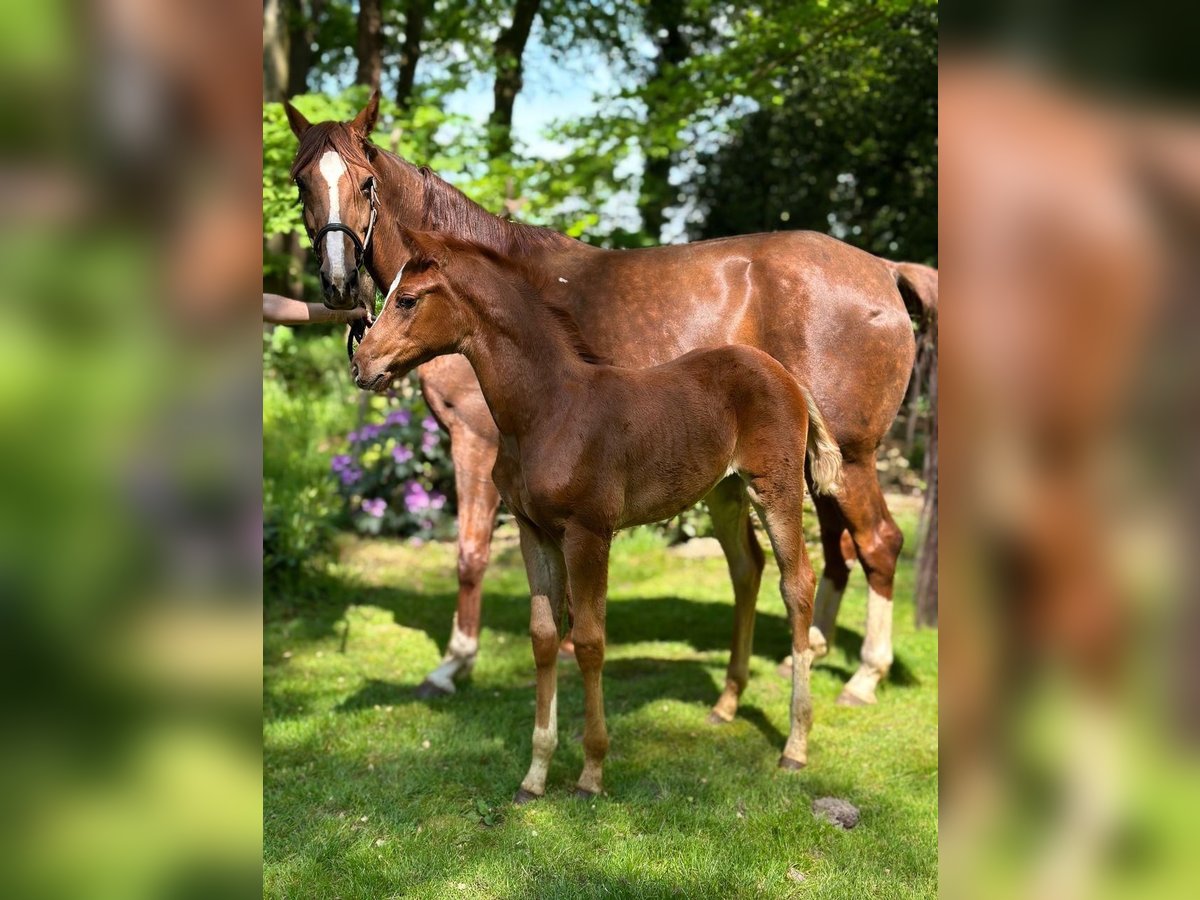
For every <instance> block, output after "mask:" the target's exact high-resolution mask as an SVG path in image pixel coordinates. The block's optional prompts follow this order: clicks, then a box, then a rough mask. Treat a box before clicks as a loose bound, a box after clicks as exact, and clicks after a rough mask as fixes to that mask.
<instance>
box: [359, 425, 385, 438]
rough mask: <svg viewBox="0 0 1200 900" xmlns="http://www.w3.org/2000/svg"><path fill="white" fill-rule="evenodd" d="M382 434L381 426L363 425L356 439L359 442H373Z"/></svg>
mask: <svg viewBox="0 0 1200 900" xmlns="http://www.w3.org/2000/svg"><path fill="white" fill-rule="evenodd" d="M382 433H383V426H382V425H364V426H363V427H362V429H361V430H360V431H359V432H358V439H359V440H360V441H373V440H375V438H377V437H379V435H380V434H382Z"/></svg>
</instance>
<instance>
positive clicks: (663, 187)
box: [638, 0, 691, 241]
mask: <svg viewBox="0 0 1200 900" xmlns="http://www.w3.org/2000/svg"><path fill="white" fill-rule="evenodd" d="M685 5H686V3H685V0H650V2H649V3H648V4H647V6H646V25H645V27H646V33H647V34H649V35H650V36H651V38H652V40H653V41H654V45H655V47H656V48H657V49H658V56H657V58H656V60H655V64H654V73H653V75H652V76H651V80H650V83H649V84H648V85H647V89H648V90H650V91H654V90H655V89H659V90H670V89H671V87H672V85H673V82H674V80H675V79H676V78H678V77H679V76H678V67H679V65H680V63H682V62H683V61H684V60H685V59H687V57H688V54H689V53H690V52H691V48H690V47H689V46H688V41H687V39H686V38H685V37H684V36H683V30H682V27H681V26H682V24H683V15H684V8H685ZM648 114H649V116H650V117H651V118H653V117H654V111H653V109H651V110H650V111H649V113H648ZM668 127H669V126H668ZM661 131H662V130H661V128H660V129H654V128H647V129H646V135H647V136H648V137H649V139H648V140H645V141H643V142H642V155H643V156H644V157H645V159H646V164H645V168H644V170H643V172H642V188H641V192H640V194H639V196H638V212H639V213H640V214H641V217H642V227H643V229H644V230H645V231H646V233H647V234H648V235H649V236H650V238H651V239H652V240H654V241H658V240H661V238H662V227H663V222H664V221H665V220H666V209H667V207H668V206H670V205H671V203H672V201H673V200H674V196H675V190H674V189H673V188H672V187H671V182H670V176H671V165H672V161H673V159H674V155H675V154H674V153H673V152H672V147H671V145H670V144H669V143H667V142H665V141H663V140H662V139H661ZM656 132H657V134H658V135H659V136H658V137H656Z"/></svg>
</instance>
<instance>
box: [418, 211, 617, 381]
mask: <svg viewBox="0 0 1200 900" xmlns="http://www.w3.org/2000/svg"><path fill="white" fill-rule="evenodd" d="M408 243H409V250H410V252H411V253H412V259H413V260H414V261H424V262H435V263H437V264H439V265H445V263H447V262H451V263H452V262H453V261H454V260H455V259H456V258H461V257H464V256H465V257H468V258H471V259H473V260H479V261H484V262H489V263H491V264H492V265H493V266H494V267H496V268H498V269H499V270H500V271H501V272H503V273H504V274H507V275H510V276H514V279H515V282H516V283H515V285H514V286H515V287H516V288H517V291H518V292H519V293H520V294H521V296H522V297H523V298H524V299H525V301H526V302H527V303H530V304H532V305H533V306H534V307H535V308H541V309H542V310H544V311H545V312H546V313H548V315H547V317H546V319H547V321H548V322H549V324H550V326H551V328H552V329H553V331H554V332H556V333H557V334H558V335H559V337H561V338H563V339H564V340H565V341H566V343H567V346H568V347H569V348H570V349H571V351H572V352H573V353H574V354H575V355H576V356H577V357H579V359H581V360H583V361H584V362H585V363H588V364H589V365H593V366H606V365H611V364H612V360H611V359H609V358H608V357H605V356H601V355H600V354H599V353H597V352H596V351H595V350H593V349H592V346H591V344H589V343H588V341H587V338H585V337H584V336H583V332H582V331H580V330H579V323H578V322H576V321H575V316H573V315H572V314H571V311H570V310H569V309H568V308H567V307H566V306H564V305H562V304H561V303H557V302H556V301H554V300H551V299H550V298H549V297H548V296H547V289H548V288H549V286H550V284H551V283H552V281H551V277H550V276H549V275H548V274H546V273H545V272H544V271H541V270H539V269H536V268H534V267H533V265H532V264H530V263H529V262H528V261H526V260H525V259H523V258H521V257H516V256H508V255H505V254H503V253H500V252H498V251H496V250H494V249H493V248H491V247H489V246H487V245H486V244H481V243H479V242H477V241H471V240H466V239H464V238H460V237H456V236H454V235H450V234H445V233H436V234H434V233H429V232H426V233H423V234H421V235H419V236H418V237H417V238H416V240H415V241H413V242H408ZM429 244H433V245H434V246H433V247H432V248H431V247H430V246H429ZM439 257H440V258H439Z"/></svg>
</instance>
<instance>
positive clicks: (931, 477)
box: [916, 321, 938, 628]
mask: <svg viewBox="0 0 1200 900" xmlns="http://www.w3.org/2000/svg"><path fill="white" fill-rule="evenodd" d="M930 327H931V328H932V329H933V330H932V341H931V342H930V348H929V368H928V370H927V375H926V377H927V378H928V383H929V441H928V444H927V445H926V447H925V484H926V487H925V509H924V510H923V511H922V513H921V521H922V524H923V525H924V526H925V527H924V529H923V532H924V533H923V535H922V537H921V547H920V549H919V550H918V552H917V588H916V623H917V625H918V626H920V625H928V626H929V627H931V628H936V627H937V623H938V390H937V327H938V326H937V322H936V321H935V322H933V323H932V324H931V325H930Z"/></svg>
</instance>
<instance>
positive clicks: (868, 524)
mask: <svg viewBox="0 0 1200 900" xmlns="http://www.w3.org/2000/svg"><path fill="white" fill-rule="evenodd" d="M842 472H843V482H842V483H843V491H842V494H841V496H840V497H839V498H838V503H839V506H840V508H841V510H842V514H843V515H844V516H845V517H846V523H847V525H848V526H849V529H850V536H851V537H852V538H853V539H854V546H855V548H856V549H857V550H858V558H859V560H860V561H861V562H862V567H863V572H864V574H865V575H866V576H867V627H866V633H865V635H864V636H863V644H862V661H861V663H860V664H859V667H858V670H857V671H856V672H855V673H854V675H853V676H852V677H851V679H850V681H849V682H847V683H846V686H845V688H843V690H842V693H841V695H839V697H838V700H837V702H838V705H839V706H863V705H866V704H870V703H874V702H875V688H876V687H877V686H878V685H879V682H880V681H882V680H883V679H884V678H885V677H886V676H887V673H888V670H889V669H890V668H891V666H892V658H893V655H892V589H893V579H894V578H895V575H896V561H897V560H898V559H899V558H900V548H901V547H902V546H903V545H904V535H903V534H902V533H901V531H900V528H899V527H898V526H897V525H896V523H895V521H893V519H892V516H891V513H889V512H888V508H887V504H885V503H884V500H883V492H882V491H881V490H880V488H879V480H878V479H877V478H876V475H875V460H874V458H873V457H868V458H867V459H864V460H856V461H853V462H846V463H845V464H844V465H843V469H842Z"/></svg>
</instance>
